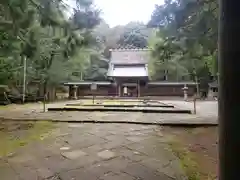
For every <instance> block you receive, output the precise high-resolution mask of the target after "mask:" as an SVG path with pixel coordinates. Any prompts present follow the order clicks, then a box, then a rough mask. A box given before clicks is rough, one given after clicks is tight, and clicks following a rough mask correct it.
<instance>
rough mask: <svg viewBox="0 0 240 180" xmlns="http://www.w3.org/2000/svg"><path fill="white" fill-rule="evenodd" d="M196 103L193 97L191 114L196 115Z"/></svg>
mask: <svg viewBox="0 0 240 180" xmlns="http://www.w3.org/2000/svg"><path fill="white" fill-rule="evenodd" d="M196 101H197V98H196V97H194V99H193V114H197V108H196Z"/></svg>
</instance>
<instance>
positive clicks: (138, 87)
mask: <svg viewBox="0 0 240 180" xmlns="http://www.w3.org/2000/svg"><path fill="white" fill-rule="evenodd" d="M140 88H141V87H140V81H139V80H138V81H137V91H138V97H141V92H140Z"/></svg>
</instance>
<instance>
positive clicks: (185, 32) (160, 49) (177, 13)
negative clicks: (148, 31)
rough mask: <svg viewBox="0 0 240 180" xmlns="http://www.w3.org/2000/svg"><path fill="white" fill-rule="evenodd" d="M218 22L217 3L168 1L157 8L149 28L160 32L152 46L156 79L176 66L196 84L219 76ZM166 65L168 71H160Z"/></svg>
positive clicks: (207, 1)
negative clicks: (210, 77)
mask: <svg viewBox="0 0 240 180" xmlns="http://www.w3.org/2000/svg"><path fill="white" fill-rule="evenodd" d="M217 19H218V1H216V0H206V1H198V0H185V1H175V0H166V1H165V4H164V5H159V6H156V8H155V10H154V12H153V14H152V18H151V20H150V22H149V24H148V25H149V26H151V27H153V26H154V27H158V28H159V33H157V34H156V39H157V41H155V42H154V44H153V45H152V48H153V54H152V61H153V64H154V66H153V67H154V68H155V69H153V70H152V72H153V77H158V76H159V71H158V69H159V68H163V69H164V70H165V72H169V71H171V69H176V66H180V67H181V69H182V70H183V69H185V70H183V71H182V72H181V73H180V76H185V75H186V72H188V74H189V77H190V78H191V79H192V80H194V81H195V80H197V79H209V76H210V75H211V76H216V74H217V68H216V67H217V56H216V54H217V37H218V32H217V29H218V28H217V27H218V25H217V22H218V20H217ZM173 62H175V63H173ZM166 63H167V64H168V65H167V68H166V67H160V66H163V64H166ZM170 67H171V68H170ZM169 68H170V69H169ZM173 71H174V70H173ZM203 72H205V73H203ZM167 74H169V73H167Z"/></svg>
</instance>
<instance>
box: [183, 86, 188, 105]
mask: <svg viewBox="0 0 240 180" xmlns="http://www.w3.org/2000/svg"><path fill="white" fill-rule="evenodd" d="M182 90H183V97H184V101H187V99H188V87H187V85H186V84H185V85H184V87H183V88H182Z"/></svg>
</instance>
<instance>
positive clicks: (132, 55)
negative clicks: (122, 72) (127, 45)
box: [110, 49, 150, 64]
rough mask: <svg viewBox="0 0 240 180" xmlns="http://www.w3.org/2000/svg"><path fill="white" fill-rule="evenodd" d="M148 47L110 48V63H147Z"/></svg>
mask: <svg viewBox="0 0 240 180" xmlns="http://www.w3.org/2000/svg"><path fill="white" fill-rule="evenodd" d="M149 51H150V50H149V49H112V50H111V61H110V63H112V64H147V63H148V60H149Z"/></svg>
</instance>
